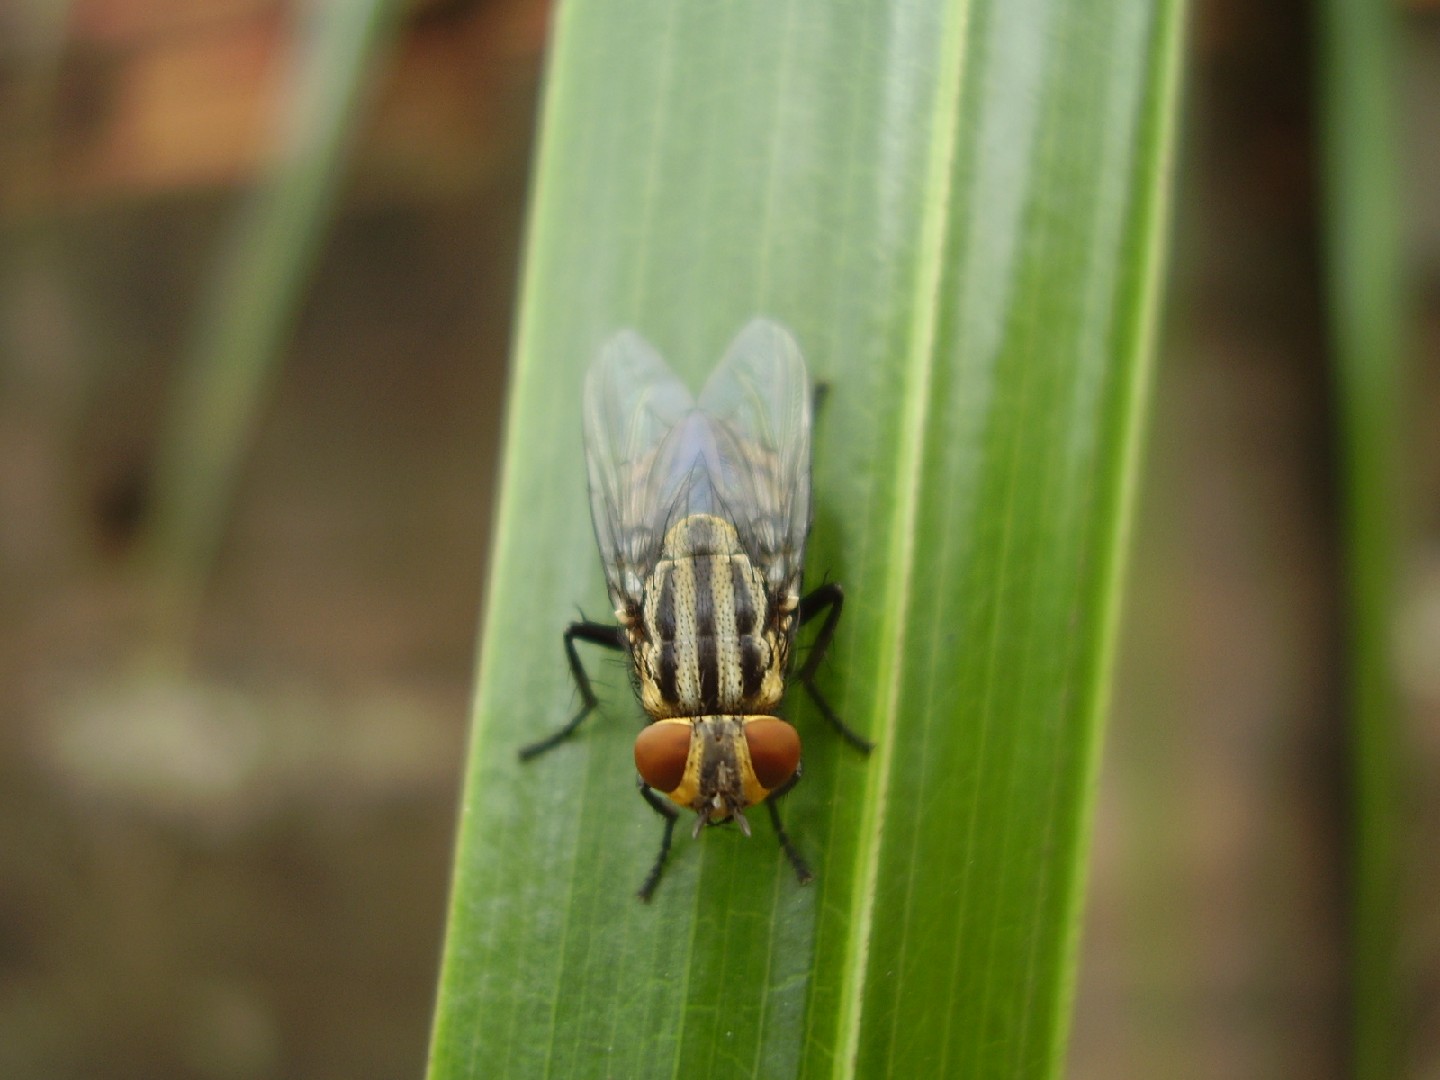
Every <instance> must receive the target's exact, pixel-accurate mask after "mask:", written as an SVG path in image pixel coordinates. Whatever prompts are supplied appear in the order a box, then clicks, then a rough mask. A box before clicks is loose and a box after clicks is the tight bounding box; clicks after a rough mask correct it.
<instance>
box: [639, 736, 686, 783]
mask: <svg viewBox="0 0 1440 1080" xmlns="http://www.w3.org/2000/svg"><path fill="white" fill-rule="evenodd" d="M689 758H690V725H689V724H668V723H664V722H660V723H655V724H651V725H649V726H648V727H646V728H645V730H643V731H642V732H640V734H639V735H638V736H636V739H635V768H636V770H637V771H638V772H639V773H640V776H641V778H642V779H643V780H644V781H645V783H647V784H649V785H650V786H651V787H652V788H654V789H655V790H656V791H663V792H666V793H669V792H671V791H674V790H675V789H676V788H677V787H679V786H680V781H682V780H684V779H685V763H686V761H688V760H689Z"/></svg>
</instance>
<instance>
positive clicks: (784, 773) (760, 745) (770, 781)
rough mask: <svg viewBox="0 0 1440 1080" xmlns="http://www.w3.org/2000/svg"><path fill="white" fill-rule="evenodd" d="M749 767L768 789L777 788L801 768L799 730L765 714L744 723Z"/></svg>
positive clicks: (762, 785) (761, 784)
mask: <svg viewBox="0 0 1440 1080" xmlns="http://www.w3.org/2000/svg"><path fill="white" fill-rule="evenodd" d="M745 743H746V745H747V746H749V747H750V767H751V768H752V769H754V770H755V779H757V780H759V781H760V786H761V787H763V788H764V789H765V790H766V791H774V790H775V789H776V788H778V787H779V786H780V785H781V784H783V783H785V781H786V780H789V779H790V778H791V777H792V776H794V775H795V770H796V769H798V768H799V767H800V733H799V732H798V731H796V730H795V729H794V728H793V727H791V726H790V725H789V724H787V723H786V722H785V721H784V720H781V719H780V718H779V717H775V716H762V717H760V718H759V719H758V720H751V721H750V722H749V723H747V724H746V725H745Z"/></svg>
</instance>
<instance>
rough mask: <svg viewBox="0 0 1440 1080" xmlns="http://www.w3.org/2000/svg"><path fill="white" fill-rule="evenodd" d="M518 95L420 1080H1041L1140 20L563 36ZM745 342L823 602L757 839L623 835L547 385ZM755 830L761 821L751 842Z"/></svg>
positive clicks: (953, 19) (1109, 382)
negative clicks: (782, 775)
mask: <svg viewBox="0 0 1440 1080" xmlns="http://www.w3.org/2000/svg"><path fill="white" fill-rule="evenodd" d="M557 17H558V23H557V26H556V28H555V33H556V36H555V40H554V45H553V51H552V54H551V57H550V67H549V74H548V84H547V88H546V89H547V92H546V107H545V114H544V120H543V127H542V132H543V135H542V145H541V151H540V156H539V164H538V172H537V178H536V189H535V195H534V205H533V208H532V218H531V233H530V240H529V250H528V264H527V269H526V281H525V289H524V304H523V308H522V314H521V326H520V332H519V340H518V345H517V355H516V360H515V366H514V379H513V384H512V390H511V399H510V412H509V428H508V442H507V446H506V454H505V463H504V477H503V492H502V496H501V501H500V508H499V517H498V525H497V533H496V539H495V551H494V561H493V566H492V570H491V576H490V592H489V597H488V606H487V612H486V617H485V626H484V641H483V647H482V653H481V660H480V676H479V686H478V690H477V701H476V711H475V724H474V730H473V739H472V745H471V750H470V761H469V771H468V776H467V780H466V789H465V796H464V806H463V811H462V817H461V825H460V838H459V844H458V850H457V856H456V867H455V881H454V894H453V900H452V907H451V913H450V925H449V934H448V939H447V943H446V951H445V960H444V972H443V975H442V980H441V989H440V996H439V1001H438V1005H437V1016H436V1024H435V1031H434V1041H433V1045H432V1053H431V1065H430V1075H431V1076H432V1077H433V1078H436V1080H439V1078H447V1080H448V1078H455V1077H480V1076H515V1077H531V1076H563V1077H576V1076H614V1077H638V1076H672V1075H673V1076H685V1077H705V1076H748V1075H755V1076H765V1077H785V1076H795V1075H801V1074H804V1075H810V1076H819V1075H826V1074H835V1075H862V1076H882V1075H898V1076H979V1075H986V1076H1032V1075H1051V1074H1054V1073H1055V1072H1057V1071H1058V1070H1059V1068H1060V1063H1061V1062H1062V1060H1063V1049H1064V1040H1065V1032H1066V1028H1067V1024H1068V1013H1069V995H1070V988H1071V984H1072V968H1073V964H1074V944H1075V936H1076V933H1077V926H1078V918H1077V917H1078V907H1079V902H1078V901H1079V896H1080V893H1081V886H1082V883H1083V881H1082V879H1083V864H1084V853H1085V848H1086V836H1087V828H1088V822H1089V816H1090V810H1089V807H1090V790H1091V786H1092V779H1093V770H1094V766H1095V761H1096V749H1097V741H1098V735H1099V731H1100V724H1101V720H1102V717H1103V714H1104V711H1105V702H1106V685H1107V677H1108V670H1109V662H1110V654H1111V643H1112V639H1113V631H1114V620H1115V612H1116V599H1117V590H1118V579H1119V566H1120V562H1121V555H1120V553H1121V552H1122V550H1123V542H1124V534H1125V526H1126V521H1127V518H1128V513H1129V506H1130V502H1131V491H1132V487H1133V480H1134V473H1135V464H1136V463H1135V458H1136V452H1137V431H1138V428H1139V424H1140V422H1141V418H1142V413H1143V404H1144V399H1145V386H1146V382H1147V371H1148V367H1149V353H1150V350H1151V343H1152V338H1153V325H1154V318H1155V310H1156V304H1157V291H1158V280H1159V268H1160V263H1161V246H1162V245H1161V237H1162V234H1163V231H1164V225H1165V218H1166V209H1165V208H1166V194H1165V192H1166V188H1167V183H1168V175H1169V168H1170V150H1171V146H1172V143H1173V138H1174V132H1173V127H1174V122H1175V121H1174V109H1175V98H1176V69H1177V66H1178V35H1179V30H1178V27H1179V21H1180V17H1181V12H1180V4H1179V3H1178V0H1167V2H1154V3H1146V2H1138V0H1098V2H1097V3H1094V4H1086V5H1076V4H1068V3H1064V2H1062V0H1007V2H999V0H975V2H973V3H961V2H958V0H955V2H945V0H933V2H921V0H915V2H910V3H881V2H860V0H851V2H846V3H838V2H835V0H788V2H776V0H729V2H726V3H721V4H705V3H674V2H673V0H633V2H610V3H606V2H596V0H589V2H587V0H571V2H569V3H567V4H563V5H561V6H560V7H559V9H558V16H557ZM757 314H767V315H770V316H773V317H775V318H778V319H780V320H781V321H783V322H785V323H787V324H788V325H789V326H790V327H791V328H792V329H793V330H794V332H795V333H796V336H797V337H798V339H799V340H800V342H801V344H802V346H803V347H804V349H805V351H806V354H807V357H808V359H809V362H810V365H811V370H812V373H813V374H814V375H815V377H816V378H818V379H820V380H823V381H824V382H825V383H827V384H828V385H829V386H830V388H831V393H830V394H829V396H828V397H827V399H826V401H825V405H824V409H823V412H822V414H821V415H820V417H819V418H818V421H817V429H816V436H815V489H816V520H815V527H814V531H813V534H812V539H811V548H810V554H809V559H808V566H809V571H810V573H809V582H810V584H811V585H813V584H814V583H816V582H818V581H820V580H821V579H823V578H826V577H828V578H831V579H834V580H838V581H841V582H843V583H844V585H845V588H846V595H847V604H846V612H845V620H844V622H843V623H842V625H841V631H840V635H839V637H838V638H837V640H836V644H835V647H834V649H833V650H832V652H831V658H830V659H829V660H828V661H827V665H826V669H825V670H824V671H823V673H822V682H823V684H824V686H825V689H826V691H827V693H828V694H829V695H831V699H832V701H833V702H834V703H835V704H836V705H837V707H838V708H839V710H840V711H841V713H842V714H843V715H844V716H846V717H847V718H848V719H849V720H850V721H852V722H853V723H854V724H856V725H857V726H858V727H859V728H861V729H862V730H864V731H868V732H869V733H870V735H871V736H872V737H873V738H875V739H876V741H877V743H878V748H877V749H876V751H875V753H874V754H873V755H872V756H871V757H870V758H869V759H868V760H866V759H863V758H861V757H860V756H859V755H858V754H857V753H856V752H855V751H854V750H852V749H851V748H850V747H848V746H846V745H843V744H842V743H841V742H840V741H839V740H838V739H837V738H835V737H834V736H833V734H832V733H831V732H830V731H829V730H828V729H827V728H826V726H825V725H824V723H823V722H822V721H821V720H819V718H818V717H817V716H816V714H815V712H814V710H813V708H812V707H811V706H810V704H809V702H808V701H805V700H804V695H803V694H800V693H797V694H794V695H792V697H791V700H790V701H789V702H788V705H789V706H790V708H791V710H792V713H793V715H794V716H795V718H796V720H797V724H798V726H799V727H800V729H801V732H802V735H803V737H804V738H805V740H806V759H805V767H806V771H805V779H804V782H803V783H802V784H801V785H800V786H799V787H798V788H797V789H796V791H795V793H794V794H793V795H792V796H790V797H789V798H788V799H787V800H786V801H785V806H784V810H785V813H786V820H787V825H788V826H789V828H790V831H791V833H792V835H793V836H794V837H795V839H796V841H797V842H798V844H799V845H800V847H801V849H802V850H803V851H804V852H806V853H807V854H808V855H809V856H810V858H811V859H812V861H813V862H814V863H815V865H816V868H817V871H818V879H817V881H816V882H815V884H814V885H813V886H812V887H810V888H800V887H798V886H797V885H796V883H795V880H794V877H793V875H792V874H791V873H790V870H789V868H788V866H787V865H786V864H785V861H784V859H783V857H782V856H781V854H780V852H779V851H778V850H777V848H776V846H775V845H774V843H773V840H772V838H771V837H770V835H769V832H770V830H769V829H768V828H767V827H766V826H765V825H763V824H761V825H760V826H759V827H757V829H756V832H757V835H756V836H755V837H754V838H753V839H750V840H746V839H744V838H743V837H741V836H740V834H739V833H738V832H736V831H734V830H720V829H717V830H709V831H707V833H706V834H704V835H703V836H702V837H701V838H700V839H699V840H698V841H693V842H692V841H691V840H689V838H688V837H686V836H685V835H684V834H683V833H681V834H680V836H679V837H677V846H676V849H675V850H674V852H673V854H672V856H671V860H670V865H669V869H668V871H667V873H666V876H665V879H664V880H663V881H662V882H661V885H660V888H659V891H658V893H657V895H656V898H655V900H654V902H653V903H652V904H651V905H649V906H644V905H641V904H639V903H637V902H636V900H635V898H634V892H635V889H636V887H637V886H638V885H639V883H640V881H641V878H642V877H643V876H644V873H645V871H646V869H647V868H648V866H649V863H650V860H651V858H652V856H653V854H654V851H655V846H656V844H657V843H658V840H659V835H660V822H659V820H658V819H657V818H656V816H655V815H654V814H653V813H652V812H651V811H650V810H649V809H648V808H647V807H646V806H645V805H644V804H643V803H642V802H641V800H640V799H639V798H637V797H636V794H635V786H634V779H633V769H632V766H631V760H630V753H631V751H630V744H631V741H632V740H633V737H634V735H635V732H636V729H637V727H638V724H639V722H640V719H641V714H640V710H639V708H638V706H637V705H636V704H635V702H634V700H633V698H632V696H631V693H630V690H629V686H628V680H627V676H626V672H625V669H624V667H623V665H622V664H620V663H618V662H616V661H615V660H613V659H610V658H607V657H606V656H604V655H603V654H602V655H600V656H595V655H591V656H589V657H587V662H588V663H589V666H590V669H591V670H592V672H595V673H596V677H597V679H598V681H599V682H600V684H601V696H602V709H601V712H600V715H598V716H597V717H596V718H594V719H593V720H591V721H588V722H587V725H586V727H585V728H583V729H582V730H581V733H580V734H579V735H578V737H576V738H575V739H574V740H572V741H571V742H570V743H568V744H566V745H564V746H562V747H560V748H558V749H556V750H554V751H552V752H551V753H549V754H548V755H546V756H544V757H542V758H540V759H538V760H536V761H534V762H531V763H529V764H526V765H521V764H520V763H519V762H517V761H516V757H515V755H516V750H517V748H518V747H519V746H521V745H522V744H523V743H525V742H527V741H530V740H532V739H535V738H537V737H538V736H540V735H542V734H545V733H548V732H549V731H550V730H552V729H553V728H554V727H555V726H557V725H558V724H559V723H560V722H562V721H563V720H564V718H565V717H566V716H568V715H569V714H570V712H571V710H572V709H573V706H574V695H573V691H572V688H571V686H570V682H569V676H568V673H567V672H566V669H565V664H564V661H563V657H562V652H561V642H560V632H561V630H562V628H563V626H564V624H565V623H566V621H567V620H568V619H570V618H572V617H573V615H574V611H575V605H576V604H579V605H581V607H582V608H583V610H585V611H586V612H587V613H590V614H592V615H596V616H600V615H603V613H604V612H605V611H606V608H607V604H606V600H605V595H604V589H603V585H602V579H601V575H600V572H599V567H598V565H597V558H596V554H595V551H594V546H593V539H592V537H591V531H590V523H589V520H588V512H587V503H586V498H585V490H584V469H583V464H582V456H581V446H580V385H581V380H582V377H583V373H584V370H585V367H586V365H587V364H588V363H589V361H590V359H591V357H592V356H593V354H594V352H595V350H596V348H597V346H598V345H599V344H600V342H601V341H603V340H604V339H605V338H606V337H608V336H609V335H610V334H612V333H613V332H614V331H615V330H616V329H618V328H620V327H625V326H629V327H634V328H635V329H637V330H639V331H640V332H641V333H643V334H644V335H645V336H646V337H648V338H649V339H650V340H652V341H653V342H655V344H656V345H657V346H658V347H659V348H660V350H661V351H662V352H663V353H664V354H665V355H666V356H667V357H668V358H669V360H670V361H671V363H672V364H673V365H674V366H675V367H676V369H677V370H678V371H679V372H681V373H682V375H683V376H685V377H687V378H689V379H690V380H691V382H692V384H694V385H696V386H698V384H699V382H700V380H701V379H702V378H703V376H704V374H705V373H706V372H707V371H708V370H709V369H710V367H711V366H713V364H714V363H715V362H716V360H717V359H718V357H719V355H720V352H721V350H722V349H723V347H724V345H725V344H726V342H727V341H728V340H729V339H730V337H731V336H732V335H733V334H734V333H735V332H736V331H737V330H738V329H739V328H740V326H741V325H743V324H744V323H745V322H746V321H747V320H748V319H750V318H751V317H753V316H755V315H757ZM762 820H763V819H762Z"/></svg>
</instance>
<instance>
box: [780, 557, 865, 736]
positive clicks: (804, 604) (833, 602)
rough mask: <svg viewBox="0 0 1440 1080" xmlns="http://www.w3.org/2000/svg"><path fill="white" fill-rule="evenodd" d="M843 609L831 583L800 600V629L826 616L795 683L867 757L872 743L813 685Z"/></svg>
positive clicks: (841, 593) (838, 592)
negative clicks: (816, 618)
mask: <svg viewBox="0 0 1440 1080" xmlns="http://www.w3.org/2000/svg"><path fill="white" fill-rule="evenodd" d="M844 606H845V592H844V590H843V589H841V588H840V586H839V585H838V584H837V583H836V582H833V581H832V582H829V583H827V584H825V585H821V586H820V587H819V588H818V589H816V590H814V591H813V592H811V593H810V595H809V596H806V597H804V598H803V599H802V600H801V601H800V608H799V611H798V615H799V619H800V625H801V626H804V625H805V624H806V623H808V622H809V621H810V620H811V619H813V618H815V616H817V615H819V614H820V613H821V612H822V611H823V612H825V613H826V615H825V621H824V623H822V624H821V626H820V633H818V634H817V635H815V644H813V645H812V646H810V655H808V656H807V657H806V658H805V663H804V664H802V665H801V667H800V670H799V672H797V673H796V675H795V681H796V682H798V683H800V685H801V686H803V687H805V689H806V691H807V692H809V694H810V700H811V701H813V702H815V707H816V708H817V709H819V710H820V715H821V716H823V717H825V719H826V720H827V721H829V723H830V726H831V727H833V728H834V729H835V730H836V731H838V732H839V733H840V737H841V738H843V739H844V740H845V741H846V742H848V743H849V744H850V745H851V746H853V747H855V749H857V750H859V751H860V752H861V753H862V754H868V753H869V752H870V751H871V750H873V749H874V748H875V744H874V743H872V742H871V741H870V740H869V739H867V738H865V736H863V735H861V734H860V733H859V732H858V731H856V730H855V729H854V728H852V727H851V726H850V725H849V724H847V723H845V721H844V720H841V719H840V717H839V716H838V715H836V713H835V710H834V709H832V708H831V707H830V703H829V702H828V701H826V700H825V696H824V695H823V694H821V693H820V690H819V688H818V687H817V686H816V685H815V672H816V671H817V670H819V668H820V662H821V661H822V660H824V659H825V654H826V653H827V652H828V651H829V649H830V640H831V639H832V638H833V637H834V636H835V628H836V627H837V626H838V625H839V624H840V611H841V609H842V608H843V607H844Z"/></svg>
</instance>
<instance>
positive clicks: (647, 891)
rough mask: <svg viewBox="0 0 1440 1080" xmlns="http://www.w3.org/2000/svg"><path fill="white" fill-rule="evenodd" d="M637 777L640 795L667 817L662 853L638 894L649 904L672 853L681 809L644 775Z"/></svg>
mask: <svg viewBox="0 0 1440 1080" xmlns="http://www.w3.org/2000/svg"><path fill="white" fill-rule="evenodd" d="M636 779H638V780H639V781H640V797H641V798H642V799H644V800H645V801H646V802H647V803H649V804H650V808H651V809H652V810H654V811H655V812H656V813H657V814H659V815H660V816H661V817H663V818H664V819H665V835H663V836H662V837H660V854H659V855H656V856H655V865H654V866H652V867H650V873H648V874H646V875H645V883H644V884H643V885H641V886H640V891H639V893H637V894H636V895H638V896H639V897H640V899H641V900H643V901H644V902H645V903H647V904H648V903H649V902H650V897H651V896H653V895H654V893H655V886H656V885H659V884H660V875H661V874H662V873H663V872H664V870H665V857H666V856H667V855H669V854H670V837H671V836H672V835H673V834H674V832H675V822H677V821H678V820H680V811H679V810H677V809H675V807H674V806H672V805H671V804H670V803H668V802H666V801H665V800H664V799H663V798H661V797H660V796H659V795H656V794H655V791H654V789H653V788H651V787H650V785H649V784H647V783H645V779H644V777H637V778H636Z"/></svg>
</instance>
